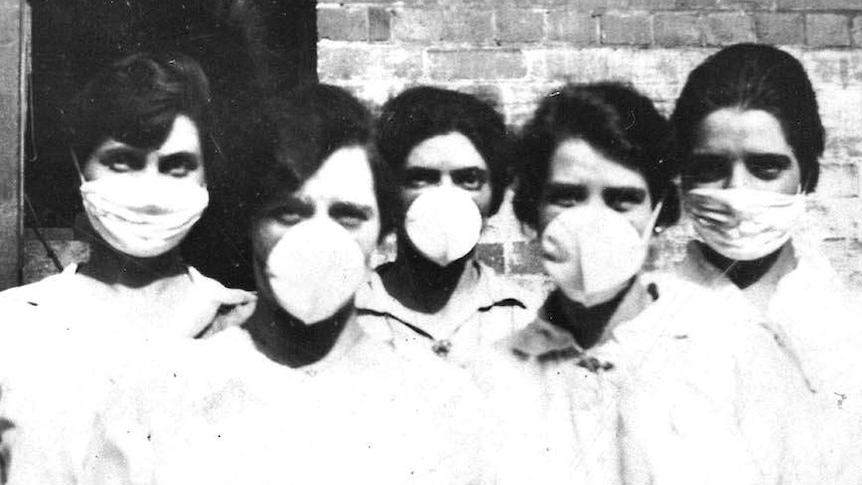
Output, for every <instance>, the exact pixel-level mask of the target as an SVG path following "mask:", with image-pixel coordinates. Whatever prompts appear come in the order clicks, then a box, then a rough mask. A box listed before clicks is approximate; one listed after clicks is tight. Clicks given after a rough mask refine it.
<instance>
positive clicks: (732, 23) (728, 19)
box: [705, 12, 755, 46]
mask: <svg viewBox="0 0 862 485" xmlns="http://www.w3.org/2000/svg"><path fill="white" fill-rule="evenodd" d="M753 23H754V22H753V21H752V18H751V17H750V16H749V15H747V14H746V13H744V12H733V13H713V14H709V15H707V16H706V19H705V33H706V44H707V45H710V46H724V45H731V44H736V43H739V42H753V41H754V40H755V39H754V25H753Z"/></svg>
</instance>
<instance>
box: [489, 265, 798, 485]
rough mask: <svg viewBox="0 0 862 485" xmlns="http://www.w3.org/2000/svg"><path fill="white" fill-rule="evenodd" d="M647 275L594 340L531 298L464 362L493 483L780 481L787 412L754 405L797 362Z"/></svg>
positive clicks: (777, 387)
mask: <svg viewBox="0 0 862 485" xmlns="http://www.w3.org/2000/svg"><path fill="white" fill-rule="evenodd" d="M654 283H655V285H656V289H657V293H658V299H657V300H656V301H655V302H653V303H652V304H651V305H650V306H649V307H647V308H646V310H644V311H643V312H642V313H641V314H640V315H638V316H637V317H636V318H634V319H632V320H630V321H628V322H624V323H621V324H619V325H618V326H616V327H615V328H614V329H613V330H612V334H611V337H610V339H609V340H607V341H606V342H604V343H601V344H599V345H597V346H595V347H593V348H590V349H587V350H584V349H582V348H580V347H579V346H578V345H577V343H576V342H575V341H574V339H573V338H572V337H571V335H570V334H568V333H567V332H566V331H564V330H562V329H560V328H559V327H557V326H555V325H554V324H553V323H551V322H549V321H548V320H547V319H546V316H545V315H546V314H545V313H544V312H542V313H540V317H539V318H538V319H537V320H536V321H535V322H534V323H533V324H531V325H530V326H529V327H527V328H526V329H524V330H523V331H521V332H519V333H518V334H516V335H515V336H514V337H512V338H511V339H508V340H507V341H505V342H503V345H502V347H501V351H502V353H501V354H499V355H498V357H497V358H496V359H490V360H488V361H487V363H485V364H483V365H482V366H481V368H480V369H479V370H478V371H477V372H476V373H475V374H476V376H477V378H478V379H479V382H480V385H481V387H482V388H483V389H484V390H485V391H486V392H487V395H488V397H489V401H490V402H489V408H491V409H495V410H497V412H496V413H495V416H494V418H496V419H497V420H499V421H498V426H497V428H498V429H499V430H501V431H500V434H499V436H496V437H495V444H496V446H497V447H498V450H497V452H496V453H494V452H491V453H489V456H494V457H496V460H495V462H494V465H493V466H494V468H495V469H496V470H497V473H498V482H499V483H503V484H508V483H511V484H519V483H539V482H540V481H542V482H544V483H572V484H590V485H592V484H614V483H626V484H629V483H633V484H640V483H645V484H646V483H655V484H661V485H664V484H667V485H677V484H679V485H682V484H691V483H698V484H702V483H716V484H719V483H721V484H725V483H733V484H761V483H780V482H776V480H777V479H779V478H780V477H782V476H783V473H784V466H785V462H784V461H783V458H784V450H785V445H786V430H787V423H786V422H785V419H784V416H783V415H781V414H779V413H776V412H771V411H770V412H768V413H766V412H765V411H766V410H769V409H771V408H770V405H771V404H774V403H775V402H776V400H777V402H782V401H781V400H782V399H783V397H785V396H789V395H791V390H792V389H795V388H796V387H795V386H797V385H798V378H797V376H795V375H793V374H787V373H785V372H784V370H785V368H786V366H785V362H784V361H785V359H784V356H783V355H782V354H781V353H780V352H778V350H777V349H776V347H775V345H774V343H773V342H772V337H771V335H770V334H769V333H768V332H766V331H765V330H763V329H760V328H757V327H751V326H747V325H742V324H741V322H739V321H733V320H728V319H726V318H720V317H717V316H716V315H714V314H713V313H711V312H710V311H709V309H708V308H707V307H705V306H704V305H705V303H706V301H707V300H705V299H704V294H703V293H700V294H699V293H698V292H697V291H694V290H692V288H690V287H686V285H680V284H677V283H676V282H675V281H673V280H665V279H662V278H655V281H654ZM750 369H757V371H756V372H753V373H752V372H749V370H750ZM489 447H491V448H493V447H492V446H489ZM533 478H535V480H534V479H533Z"/></svg>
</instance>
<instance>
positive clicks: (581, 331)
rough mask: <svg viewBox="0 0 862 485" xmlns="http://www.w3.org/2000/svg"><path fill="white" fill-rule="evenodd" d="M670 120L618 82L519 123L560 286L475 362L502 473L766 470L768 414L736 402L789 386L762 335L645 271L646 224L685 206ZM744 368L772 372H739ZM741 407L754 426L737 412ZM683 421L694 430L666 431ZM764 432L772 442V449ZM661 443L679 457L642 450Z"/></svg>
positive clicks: (615, 476) (548, 263) (668, 476)
mask: <svg viewBox="0 0 862 485" xmlns="http://www.w3.org/2000/svg"><path fill="white" fill-rule="evenodd" d="M669 133H670V129H669V126H668V122H667V121H666V120H665V119H664V118H663V117H662V116H661V115H660V114H659V113H658V112H657V111H656V109H655V107H654V106H653V104H652V102H651V101H650V100H649V99H647V98H646V97H644V96H642V95H640V94H638V93H637V92H635V91H634V90H633V89H631V88H629V87H627V86H624V85H620V84H613V83H600V84H588V85H567V86H565V87H563V88H562V89H561V90H559V91H556V92H554V93H552V94H551V95H550V96H548V97H546V98H545V99H543V100H542V102H541V104H540V105H539V107H538V109H537V110H536V112H535V114H534V116H533V118H532V119H531V120H530V121H529V122H528V123H527V125H526V127H525V128H524V131H523V134H522V138H521V143H520V149H519V154H520V160H521V161H522V162H523V165H522V166H521V169H520V172H519V174H518V177H519V178H518V185H517V192H516V194H515V199H514V208H515V214H516V215H517V216H518V218H519V219H520V220H521V221H522V222H523V223H525V224H527V225H528V226H530V227H532V228H534V229H535V230H536V232H537V233H538V235H539V236H540V238H541V257H542V261H543V265H544V268H545V270H546V272H547V273H548V275H549V276H550V277H551V279H552V281H553V282H554V283H555V285H556V288H555V290H554V291H552V292H551V294H550V296H549V297H548V299H547V300H546V301H545V303H544V306H543V307H542V309H541V310H540V312H539V315H538V318H536V319H535V321H534V322H532V323H531V324H530V325H529V326H527V327H526V328H524V329H522V330H521V331H519V332H517V333H516V334H514V335H513V336H511V337H510V338H508V339H506V340H504V341H502V342H501V343H500V345H499V350H500V351H501V353H500V354H499V355H498V356H497V357H496V358H491V359H488V360H487V362H485V363H483V364H482V367H481V368H480V369H479V370H477V371H476V375H477V376H478V380H479V382H480V383H481V385H482V387H483V388H484V389H485V390H486V392H487V393H488V396H489V399H490V400H491V403H490V406H489V408H490V409H491V410H493V411H494V413H495V418H496V419H498V429H499V430H500V431H499V435H498V436H496V437H495V440H496V441H495V443H496V448H495V447H494V446H491V447H490V448H491V449H492V450H495V451H492V452H491V456H492V458H491V459H492V460H493V463H495V468H496V469H497V473H498V475H499V476H498V477H497V479H498V481H499V482H500V483H527V482H540V481H546V482H549V483H554V482H558V483H562V482H566V483H595V484H608V483H641V482H644V483H649V482H650V481H652V482H654V483H703V477H702V475H699V474H698V472H700V473H703V472H704V471H705V470H714V471H715V473H714V474H713V475H711V479H714V480H716V483H719V482H720V481H721V480H724V482H723V483H747V482H745V479H748V478H751V477H752V476H757V478H758V479H760V478H764V479H768V478H771V476H762V475H760V474H754V473H755V471H754V470H751V465H752V464H751V463H749V461H750V457H751V455H752V454H755V455H756V454H757V453H756V452H759V451H761V450H760V449H759V448H756V447H754V446H749V445H750V444H751V440H753V439H754V438H756V437H753V436H752V433H751V431H752V428H755V429H757V430H764V433H765V432H766V431H771V430H773V429H774V428H776V426H777V423H774V420H773V419H771V417H769V416H767V417H762V416H761V413H759V412H760V411H762V409H760V408H756V406H750V407H747V408H746V407H742V406H736V402H735V401H734V398H736V397H738V396H740V395H751V396H756V397H761V396H762V395H764V394H769V395H783V394H782V392H783V387H782V386H783V380H782V379H781V376H775V378H772V377H773V376H772V371H773V370H774V369H776V368H778V367H777V363H776V362H777V361H778V360H779V358H780V354H779V353H778V352H777V351H774V352H770V350H769V349H770V348H771V347H769V345H771V339H770V337H769V336H768V335H767V334H765V332H756V331H746V330H744V329H743V330H740V333H744V334H745V335H746V336H747V338H746V339H745V340H743V341H742V342H740V343H738V344H735V343H734V342H732V341H729V339H728V338H727V336H728V335H729V334H730V332H729V330H728V329H735V328H736V327H738V326H739V325H738V324H737V322H735V321H721V322H720V323H719V322H716V321H715V320H714V319H712V318H711V316H710V315H708V314H707V315H704V313H703V307H702V303H703V299H702V298H701V297H700V296H699V295H698V294H697V293H695V292H686V293H681V292H680V291H679V288H678V285H675V284H673V281H664V280H661V279H655V278H647V277H645V276H643V275H641V270H642V265H643V263H644V261H645V259H646V257H647V253H648V243H649V240H650V238H651V236H652V234H653V232H654V231H655V230H656V228H660V227H664V226H666V225H668V224H672V223H673V222H674V221H675V220H676V218H677V214H678V212H677V209H676V208H677V200H676V193H677V192H676V191H675V187H674V186H673V183H672V182H671V180H672V178H671V172H670V171H669V167H668V166H667V164H666V163H665V162H664V157H665V155H666V147H667V141H668V138H669ZM748 346H754V347H755V348H761V347H763V348H765V350H764V351H763V352H760V353H757V352H742V350H743V349H744V348H747V347H748ZM749 365H753V366H757V367H758V368H759V369H762V371H761V372H762V373H763V375H764V376H770V377H769V378H766V377H764V378H763V379H759V380H754V379H753V380H746V379H743V378H739V376H736V375H733V374H732V370H733V369H734V368H736V367H737V366H749ZM713 368H716V369H713ZM728 382H729V383H730V384H731V385H732V386H735V387H733V388H732V389H731V390H730V391H728V389H726V388H724V387H722V386H723V384H725V383H728ZM728 392H731V394H728ZM666 398H667V399H670V402H664V401H663V400H664V399H666ZM755 402H759V401H756V400H755ZM750 416H758V417H762V421H761V422H760V423H759V427H754V426H749V422H748V421H745V420H743V421H742V424H740V419H741V417H742V418H747V417H750ZM692 422H693V423H695V424H696V425H699V427H698V428H696V429H695V430H694V432H695V434H696V436H694V437H687V438H689V439H686V440H684V441H681V440H676V439H665V437H666V435H667V431H668V430H675V429H678V427H679V426H682V427H685V426H688V425H690V424H691V423H692ZM690 430H691V429H690V428H688V429H686V431H690ZM757 437H759V436H757ZM770 437H774V438H775V439H774V440H772V441H770V442H769V445H770V446H766V447H765V448H767V449H775V450H777V451H776V453H780V450H781V449H782V448H781V446H780V445H781V443H780V440H779V439H778V438H777V434H776V435H775V436H770ZM656 447H658V448H659V449H660V450H667V451H666V452H667V453H668V454H673V455H674V458H675V459H676V462H675V463H673V464H672V465H673V467H672V468H671V469H669V470H668V469H666V468H664V465H665V463H663V462H658V463H656V461H655V460H654V457H653V456H652V455H649V454H648V453H645V452H644V450H646V451H652V450H654V449H655V448H656ZM758 458H759V456H758ZM758 471H759V470H758ZM753 474H754V475H753ZM677 479H679V480H677ZM686 480H688V481H686ZM762 483H767V482H766V481H764V482H762Z"/></svg>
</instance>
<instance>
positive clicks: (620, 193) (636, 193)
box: [602, 187, 647, 203]
mask: <svg viewBox="0 0 862 485" xmlns="http://www.w3.org/2000/svg"><path fill="white" fill-rule="evenodd" d="M646 194H647V191H646V190H645V189H642V188H640V187H605V189H604V190H603V191H602V195H603V196H604V197H606V198H610V199H613V200H620V199H622V200H627V201H631V202H636V203H641V202H643V201H644V200H646Z"/></svg>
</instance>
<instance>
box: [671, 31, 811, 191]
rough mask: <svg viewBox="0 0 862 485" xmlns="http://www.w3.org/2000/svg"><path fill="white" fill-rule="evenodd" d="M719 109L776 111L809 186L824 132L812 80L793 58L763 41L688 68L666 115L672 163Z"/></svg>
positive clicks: (683, 155) (680, 160)
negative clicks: (671, 132)
mask: <svg viewBox="0 0 862 485" xmlns="http://www.w3.org/2000/svg"><path fill="white" fill-rule="evenodd" d="M722 108H740V109H745V110H763V111H766V112H767V113H769V114H771V115H773V116H775V118H776V119H777V120H778V121H779V123H780V124H781V127H782V128H783V130H784V136H785V138H786V139H787V143H788V144H789V145H790V146H791V147H792V148H793V153H794V154H795V155H796V159H797V160H799V168H800V172H801V178H802V183H803V187H802V188H803V190H804V191H805V192H806V193H807V192H813V191H814V189H815V188H816V187H817V181H818V179H819V178H820V164H819V163H818V159H819V158H820V156H821V155H822V154H823V148H824V131H823V124H822V122H821V120H820V114H819V112H818V108H817V97H816V95H815V94H814V89H813V88H812V87H811V81H810V80H809V79H808V75H807V74H806V73H805V68H803V67H802V64H800V62H799V61H798V60H797V59H796V58H795V57H793V56H792V55H790V54H788V53H787V52H784V51H782V50H780V49H776V48H775V47H771V46H768V45H758V44H737V45H733V46H730V47H726V48H724V49H722V50H720V51H719V52H717V53H716V54H713V55H712V56H710V57H709V58H707V59H706V60H705V61H704V62H703V63H702V64H701V65H699V66H698V67H697V68H696V69H695V70H694V71H692V72H691V74H690V75H689V76H688V81H686V83H685V87H684V88H683V90H682V93H681V94H680V96H679V99H678V100H677V102H676V109H675V110H674V112H673V116H672V117H671V121H672V122H673V126H674V129H675V132H676V139H677V143H678V147H677V155H676V156H675V157H674V158H675V160H676V163H677V164H680V163H685V159H686V157H687V155H688V154H690V153H691V150H692V147H693V145H694V143H695V141H696V139H697V134H698V130H700V125H701V123H702V122H703V120H704V119H705V118H706V117H707V116H709V115H710V114H711V113H713V112H715V111H717V110H719V109H722Z"/></svg>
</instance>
